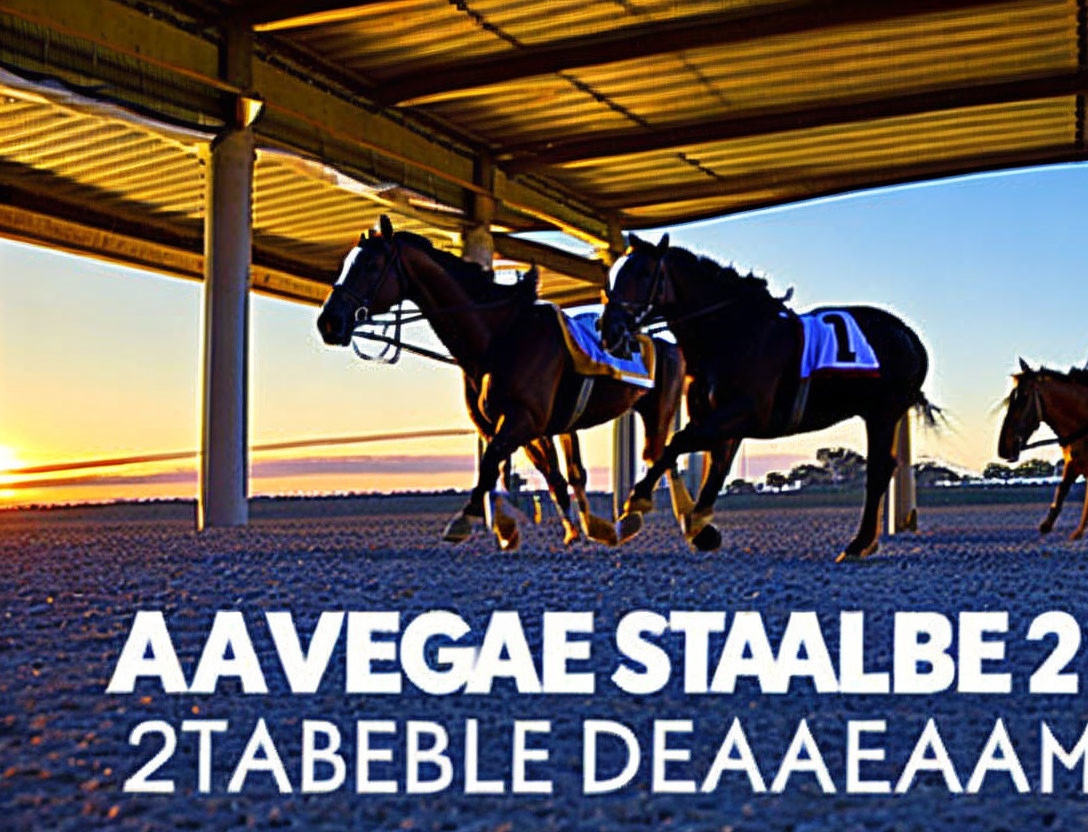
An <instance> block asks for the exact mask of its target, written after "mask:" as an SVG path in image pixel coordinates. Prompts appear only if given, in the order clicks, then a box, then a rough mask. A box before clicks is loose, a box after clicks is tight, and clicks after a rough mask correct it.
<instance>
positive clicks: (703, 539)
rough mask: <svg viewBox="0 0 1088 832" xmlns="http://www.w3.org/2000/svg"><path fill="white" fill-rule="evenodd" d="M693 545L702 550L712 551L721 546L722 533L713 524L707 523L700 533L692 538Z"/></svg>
mask: <svg viewBox="0 0 1088 832" xmlns="http://www.w3.org/2000/svg"><path fill="white" fill-rule="evenodd" d="M691 545H692V546H694V547H695V548H696V549H698V550H699V551H700V552H712V551H714V550H715V549H718V548H721V545H722V533H721V532H720V531H718V530H717V529H716V528H715V527H714V526H713V525H711V524H710V523H707V524H706V525H705V526H703V528H702V529H701V530H700V531H699V533H698V534H696V535H695V537H693V538H692V539H691Z"/></svg>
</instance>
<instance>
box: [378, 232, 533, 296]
mask: <svg viewBox="0 0 1088 832" xmlns="http://www.w3.org/2000/svg"><path fill="white" fill-rule="evenodd" d="M396 237H397V239H398V240H403V241H404V242H406V243H408V245H410V246H412V247H414V248H417V249H420V250H422V251H424V252H425V253H426V254H427V255H428V256H429V257H430V258H431V259H432V260H434V261H435V262H436V263H438V265H440V266H441V267H442V268H443V269H445V270H446V271H447V272H449V273H450V275H452V276H453V278H454V279H455V280H456V281H457V282H458V283H460V284H461V285H462V286H463V287H464V288H465V290H466V291H467V292H468V293H469V295H470V296H471V297H472V299H473V300H474V301H477V302H480V303H486V302H489V301H497V300H505V299H506V298H511V297H512V298H515V299H517V298H520V299H521V300H522V301H523V302H524V303H526V304H530V303H534V302H535V301H536V299H537V293H538V289H539V285H538V284H539V282H540V280H539V277H538V276H537V273H536V271H535V270H534V271H532V272H530V273H528V274H527V275H526V276H523V277H522V279H520V280H518V281H517V282H516V283H512V284H506V283H496V282H495V272H493V271H492V270H491V269H485V268H484V267H483V266H481V265H480V264H479V263H473V262H471V261H469V260H462V259H461V258H460V257H458V256H457V255H456V254H450V252H448V251H443V250H442V249H440V248H435V246H434V244H433V243H432V242H431V241H430V240H428V239H427V238H426V237H424V236H423V235H422V234H415V233H413V232H411V231H398V232H397V234H396Z"/></svg>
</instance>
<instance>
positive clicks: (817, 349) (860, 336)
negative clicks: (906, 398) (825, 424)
mask: <svg viewBox="0 0 1088 832" xmlns="http://www.w3.org/2000/svg"><path fill="white" fill-rule="evenodd" d="M791 314H792V313H791ZM792 317H793V318H794V320H795V321H796V322H797V327H798V330H799V332H798V335H799V337H800V340H801V345H800V361H799V368H798V372H799V375H800V383H799V384H798V386H797V395H796V396H795V397H794V401H793V407H792V408H791V411H790V419H789V423H788V426H787V430H789V431H791V432H792V431H794V430H797V428H798V427H799V426H800V425H801V420H802V419H804V417H805V409H806V407H807V406H808V391H809V385H810V383H811V381H812V378H813V376H820V377H827V376H840V377H841V376H849V377H854V378H858V377H861V378H865V377H868V378H877V377H879V376H880V360H879V359H878V358H877V357H876V352H875V351H874V350H873V348H872V345H870V344H869V340H868V339H867V338H866V337H865V333H864V332H862V331H861V327H860V326H858V322H857V321H855V320H854V316H853V315H851V314H850V313H849V312H847V311H846V310H845V309H832V308H824V309H814V310H813V311H812V312H807V313H805V314H804V315H796V314H793V315H792Z"/></svg>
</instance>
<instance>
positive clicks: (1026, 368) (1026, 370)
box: [1020, 358, 1031, 373]
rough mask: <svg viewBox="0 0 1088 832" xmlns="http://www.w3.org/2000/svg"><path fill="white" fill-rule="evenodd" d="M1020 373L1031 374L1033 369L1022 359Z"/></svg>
mask: <svg viewBox="0 0 1088 832" xmlns="http://www.w3.org/2000/svg"><path fill="white" fill-rule="evenodd" d="M1020 372H1022V373H1030V372H1031V367H1029V366H1028V362H1026V361H1025V360H1024V359H1023V358H1021V359H1020Z"/></svg>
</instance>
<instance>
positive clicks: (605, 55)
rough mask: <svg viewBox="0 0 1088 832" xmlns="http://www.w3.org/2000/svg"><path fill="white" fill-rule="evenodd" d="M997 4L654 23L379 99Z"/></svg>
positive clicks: (761, 11)
mask: <svg viewBox="0 0 1088 832" xmlns="http://www.w3.org/2000/svg"><path fill="white" fill-rule="evenodd" d="M993 3H994V0H905V2H896V3H874V2H872V0H809V2H804V3H779V4H775V5H773V6H770V7H769V8H768V6H765V5H758V4H757V5H753V6H746V7H741V8H740V9H739V10H737V9H734V10H732V11H728V12H724V13H716V14H704V15H689V16H687V17H682V18H680V19H679V20H653V21H649V22H646V23H637V24H635V25H633V26H624V27H622V28H619V29H611V30H608V31H605V32H601V33H598V34H593V35H585V36H578V37H572V38H566V39H563V40H559V41H552V42H550V43H544V44H542V45H540V46H527V47H524V48H521V49H515V50H506V51H503V52H500V53H498V54H495V55H487V56H484V57H480V58H473V59H470V60H466V61H461V62H458V63H454V64H447V65H444V66H436V67H428V68H427V69H425V70H420V71H418V72H410V73H405V74H403V75H401V76H399V77H394V78H392V79H390V80H388V81H386V82H384V83H383V84H382V85H381V87H380V89H378V90H376V91H375V93H374V95H375V96H376V98H377V99H378V100H379V101H380V102H381V103H383V104H399V103H403V102H407V101H412V100H414V99H420V98H425V97H427V96H431V95H438V94H445V93H451V92H456V91H459V90H469V89H475V88H478V87H484V86H489V85H491V84H502V83H509V82H511V81H518V80H520V79H523V78H532V77H535V76H538V75H547V74H550V73H554V72H563V71H566V70H572V69H581V68H584V67H589V66H600V65H602V64H610V63H616V62H619V61H630V60H634V59H637V58H648V57H652V56H654V55H663V54H666V53H669V52H682V51H684V50H688V49H701V48H704V47H710V46H726V45H728V44H731V43H740V42H744V41H750V40H754V39H757V38H765V37H774V36H777V35H788V34H795V33H798V32H806V31H811V30H813V29H825V28H829V27H833V26H845V25H850V24H860V23H875V22H879V21H882V20H888V19H893V18H899V17H909V16H912V15H920V14H926V13H929V12H947V11H950V10H955V9H957V8H969V7H972V6H979V5H992V4H993Z"/></svg>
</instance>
